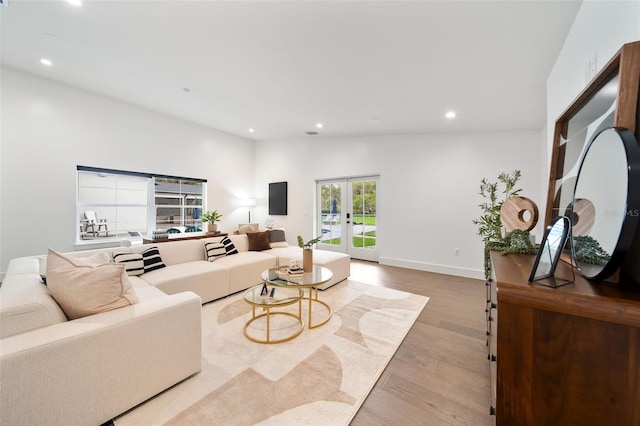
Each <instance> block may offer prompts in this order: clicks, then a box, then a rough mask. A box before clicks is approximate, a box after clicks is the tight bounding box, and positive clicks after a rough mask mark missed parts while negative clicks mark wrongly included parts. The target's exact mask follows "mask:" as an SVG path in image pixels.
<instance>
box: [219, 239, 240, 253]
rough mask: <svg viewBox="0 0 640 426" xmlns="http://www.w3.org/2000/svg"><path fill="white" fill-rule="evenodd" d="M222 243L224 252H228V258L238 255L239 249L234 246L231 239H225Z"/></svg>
mask: <svg viewBox="0 0 640 426" xmlns="http://www.w3.org/2000/svg"><path fill="white" fill-rule="evenodd" d="M220 242H221V243H222V244H223V245H224V250H225V251H226V252H227V256H229V255H232V254H238V249H237V248H236V246H235V245H233V241H231V238H229V237H224V238H223V239H222V241H220Z"/></svg>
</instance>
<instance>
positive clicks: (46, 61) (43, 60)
mask: <svg viewBox="0 0 640 426" xmlns="http://www.w3.org/2000/svg"><path fill="white" fill-rule="evenodd" d="M40 63H41V64H42V65H46V66H48V67H50V66H52V65H53V62H51V61H50V60H49V59H47V58H42V59H40Z"/></svg>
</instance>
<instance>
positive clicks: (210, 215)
mask: <svg viewBox="0 0 640 426" xmlns="http://www.w3.org/2000/svg"><path fill="white" fill-rule="evenodd" d="M221 217H222V214H220V213H218V210H214V211H212V212H206V213H204V214H203V215H202V223H208V224H209V227H208V229H209V232H216V231H217V230H218V225H217V224H216V222H219V221H220V218H221Z"/></svg>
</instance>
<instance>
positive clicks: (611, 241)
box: [570, 128, 640, 279]
mask: <svg viewBox="0 0 640 426" xmlns="http://www.w3.org/2000/svg"><path fill="white" fill-rule="evenodd" d="M639 184H640V150H639V148H638V143H637V141H636V140H635V137H634V136H633V134H632V133H631V132H629V131H628V130H625V129H618V128H608V129H605V130H603V131H601V132H600V133H598V134H597V135H595V136H594V138H593V139H592V140H591V142H590V144H589V146H588V148H587V150H586V152H585V154H584V157H583V159H582V164H581V165H580V170H579V171H578V178H577V181H576V187H575V190H574V193H573V202H572V207H573V210H574V211H576V213H577V212H578V210H579V214H575V215H574V214H572V215H571V216H570V217H571V218H572V219H573V220H574V221H576V218H579V219H578V222H579V223H578V222H576V223H573V224H572V225H573V228H572V230H573V232H572V233H573V236H572V237H573V238H572V251H573V258H574V260H575V262H576V264H577V266H578V270H579V271H580V273H581V274H582V275H583V276H584V277H586V278H590V279H604V278H607V277H609V276H610V275H611V274H612V273H613V272H615V271H616V269H617V268H618V267H619V266H620V263H621V262H622V260H623V259H624V257H625V255H626V254H627V252H628V250H629V248H630V246H631V243H632V242H633V238H634V236H635V233H636V228H637V226H638V215H637V212H638V209H639V207H640V193H639V191H640V188H639ZM585 224H588V226H585Z"/></svg>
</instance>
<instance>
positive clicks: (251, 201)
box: [240, 198, 256, 207]
mask: <svg viewBox="0 0 640 426" xmlns="http://www.w3.org/2000/svg"><path fill="white" fill-rule="evenodd" d="M240 205H241V206H242V207H253V206H255V205H256V199H255V198H243V199H242V200H240Z"/></svg>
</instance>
